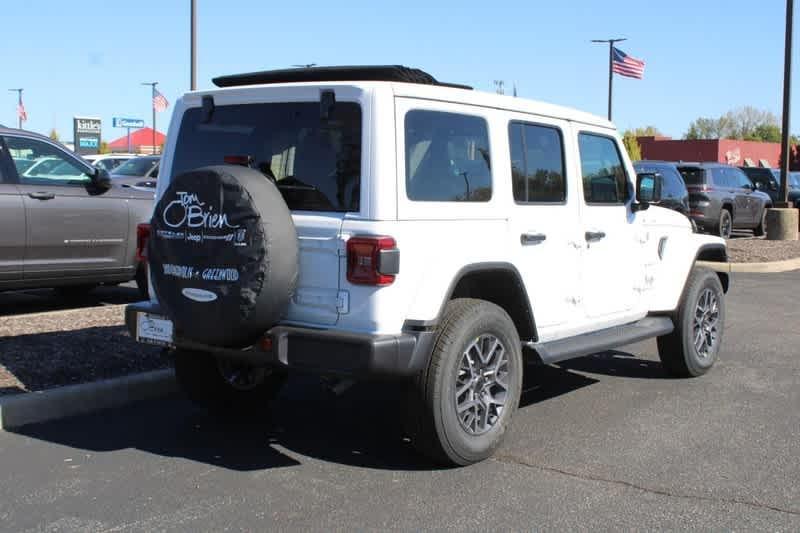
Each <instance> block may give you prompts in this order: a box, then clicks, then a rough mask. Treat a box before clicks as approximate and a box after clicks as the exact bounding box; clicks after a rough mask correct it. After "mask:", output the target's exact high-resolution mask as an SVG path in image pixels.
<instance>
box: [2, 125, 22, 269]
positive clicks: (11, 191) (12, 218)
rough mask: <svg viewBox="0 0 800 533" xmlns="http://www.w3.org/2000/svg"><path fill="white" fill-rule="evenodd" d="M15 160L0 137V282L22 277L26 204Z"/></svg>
mask: <svg viewBox="0 0 800 533" xmlns="http://www.w3.org/2000/svg"><path fill="white" fill-rule="evenodd" d="M12 164H13V163H12V160H11V158H10V157H8V151H7V150H6V148H5V145H4V144H3V141H2V139H0V285H1V284H2V283H3V282H9V281H11V282H13V281H18V280H21V279H22V264H23V261H24V259H25V206H24V204H23V203H22V196H20V193H19V189H17V186H16V185H14V180H13V179H12V175H13V174H14V170H13V168H12V167H11V165H12Z"/></svg>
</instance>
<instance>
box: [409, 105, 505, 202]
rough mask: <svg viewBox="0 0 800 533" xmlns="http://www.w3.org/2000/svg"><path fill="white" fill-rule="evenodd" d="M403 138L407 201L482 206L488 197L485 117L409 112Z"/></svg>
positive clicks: (489, 194)
mask: <svg viewBox="0 0 800 533" xmlns="http://www.w3.org/2000/svg"><path fill="white" fill-rule="evenodd" d="M405 140H406V194H407V195H408V198H409V199H410V200H418V201H429V202H486V201H488V200H489V199H490V198H491V197H492V173H491V162H490V161H491V160H490V158H489V132H488V127H487V125H486V121H485V120H484V119H482V118H480V117H474V116H468V115H460V114H456V113H441V112H438V111H422V110H416V111H409V112H408V113H407V114H406V120H405Z"/></svg>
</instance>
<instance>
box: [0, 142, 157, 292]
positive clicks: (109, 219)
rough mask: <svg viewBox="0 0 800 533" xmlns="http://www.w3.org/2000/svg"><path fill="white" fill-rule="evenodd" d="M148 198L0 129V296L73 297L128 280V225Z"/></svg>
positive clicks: (133, 236)
mask: <svg viewBox="0 0 800 533" xmlns="http://www.w3.org/2000/svg"><path fill="white" fill-rule="evenodd" d="M152 209H153V194H152V193H151V192H144V191H138V190H135V189H131V188H123V187H119V186H117V185H116V184H114V183H113V181H112V180H111V179H109V176H108V172H106V171H105V170H104V169H98V168H95V167H92V166H91V165H89V164H88V163H87V162H86V161H84V160H83V159H81V158H80V157H78V156H77V155H75V154H74V153H73V152H71V151H69V150H67V149H66V148H65V147H64V146H62V145H60V144H58V143H56V142H53V141H52V140H50V139H49V138H47V137H44V136H42V135H38V134H36V133H32V132H29V131H24V130H18V129H11V128H2V127H0V228H2V230H1V231H0V291H3V290H16V289H27V288H44V287H55V288H59V289H60V290H61V291H62V292H64V293H66V294H68V295H80V294H82V293H83V292H85V291H87V290H89V289H91V288H92V287H94V286H96V285H99V284H116V283H124V282H127V281H130V280H132V279H136V281H137V283H138V284H139V288H140V290H141V291H142V292H143V293H145V292H146V288H147V283H146V277H145V272H144V264H143V263H142V262H141V261H140V260H139V259H138V258H137V257H136V243H137V230H136V224H137V223H140V222H145V221H147V220H149V218H150V212H151V211H152Z"/></svg>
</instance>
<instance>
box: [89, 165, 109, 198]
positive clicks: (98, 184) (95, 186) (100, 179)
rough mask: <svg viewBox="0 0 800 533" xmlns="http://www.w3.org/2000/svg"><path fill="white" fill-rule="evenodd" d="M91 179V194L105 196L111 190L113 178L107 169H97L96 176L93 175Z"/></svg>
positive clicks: (95, 170)
mask: <svg viewBox="0 0 800 533" xmlns="http://www.w3.org/2000/svg"><path fill="white" fill-rule="evenodd" d="M90 177H91V182H90V186H89V193H90V194H92V195H95V196H97V195H100V194H103V193H104V192H106V191H108V190H109V189H110V188H111V176H110V175H109V174H108V171H107V170H106V169H104V168H97V167H95V169H94V174H92V175H91V176H90Z"/></svg>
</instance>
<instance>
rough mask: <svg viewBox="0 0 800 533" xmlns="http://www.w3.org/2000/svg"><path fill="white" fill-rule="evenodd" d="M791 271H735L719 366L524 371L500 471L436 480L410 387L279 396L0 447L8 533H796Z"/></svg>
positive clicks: (115, 418)
mask: <svg viewBox="0 0 800 533" xmlns="http://www.w3.org/2000/svg"><path fill="white" fill-rule="evenodd" d="M799 286H800V272H793V273H785V274H769V275H752V274H736V275H735V277H734V286H733V290H732V292H731V293H730V295H729V299H728V317H727V328H726V337H725V340H724V351H723V356H722V359H721V360H720V362H719V363H718V365H717V366H716V367H715V368H714V370H713V371H712V372H711V373H710V374H709V375H707V376H705V377H703V378H699V379H693V380H684V381H681V380H671V379H665V378H664V376H663V375H662V372H661V368H660V364H659V363H658V362H657V361H658V359H657V356H656V351H655V343H654V342H645V343H641V344H637V345H634V346H629V347H626V348H625V349H623V350H621V351H619V352H615V353H611V354H603V355H598V356H592V357H587V358H582V359H578V360H575V361H572V362H569V363H567V364H565V365H563V366H561V367H543V368H537V367H532V370H533V371H532V372H530V373H529V376H528V378H527V379H526V392H525V393H524V395H523V399H522V408H521V409H520V411H518V414H517V416H516V419H515V420H514V428H513V430H512V432H511V434H510V435H509V438H508V439H507V441H506V445H505V446H504V447H503V448H502V449H501V450H500V452H499V454H498V455H497V457H495V458H494V459H492V460H489V461H486V462H484V463H482V464H478V465H475V466H472V467H468V468H461V469H440V468H438V467H436V466H434V465H430V464H428V463H426V462H425V461H424V460H422V459H420V458H419V457H418V456H417V455H416V454H415V453H414V452H413V450H412V449H411V446H410V445H409V443H408V442H407V441H406V440H405V439H404V436H403V434H402V431H401V430H400V427H399V425H398V424H397V422H396V421H397V420H398V419H399V417H400V414H401V411H402V401H401V399H402V390H401V389H400V388H399V387H397V386H396V385H392V384H369V385H367V384H364V385H357V386H355V387H354V388H352V389H350V390H349V391H347V392H346V393H344V394H343V395H342V396H340V397H334V396H332V395H331V393H329V392H328V391H326V390H324V389H323V388H322V387H320V386H319V385H318V382H317V381H316V380H315V379H312V378H306V377H300V378H296V379H294V380H293V381H291V382H290V384H289V386H288V387H287V388H286V390H285V391H284V393H283V394H282V395H281V396H280V397H279V399H278V401H277V402H276V404H275V406H274V408H273V410H272V412H271V413H270V414H265V415H264V416H263V417H262V418H261V419H258V420H249V421H237V422H234V421H227V422H224V421H219V420H215V419H214V418H212V417H210V416H209V415H206V414H204V413H203V412H200V411H197V410H195V409H193V408H192V407H190V406H189V405H188V404H187V403H186V402H185V401H184V400H183V399H181V398H170V399H166V400H162V401H158V402H150V403H143V404H139V405H134V406H131V407H128V408H124V409H118V410H113V411H106V412H103V413H99V414H96V415H92V416H87V417H82V418H76V419H71V420H63V421H59V422H56V423H48V424H43V425H38V426H29V427H27V428H22V429H20V430H17V432H16V433H5V434H3V433H0V523H2V524H3V527H2V529H4V530H8V531H17V530H26V529H34V530H43V531H58V530H98V531H103V530H114V531H117V530H123V531H151V530H222V529H232V530H266V529H279V530H286V529H293V530H341V529H347V530H364V529H373V530H374V529H426V530H428V529H433V530H465V529H483V530H489V529H491V530H499V529H532V528H537V529H586V528H590V529H680V530H685V529H702V530H709V529H713V530H722V529H737V530H751V529H758V530H770V531H778V530H786V531H797V530H800V485H798V480H800V463H798V458H800V350H799V349H798V346H799V345H800V331H798V324H800V306H798V305H797V296H798V294H800V291H798V287H799Z"/></svg>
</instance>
